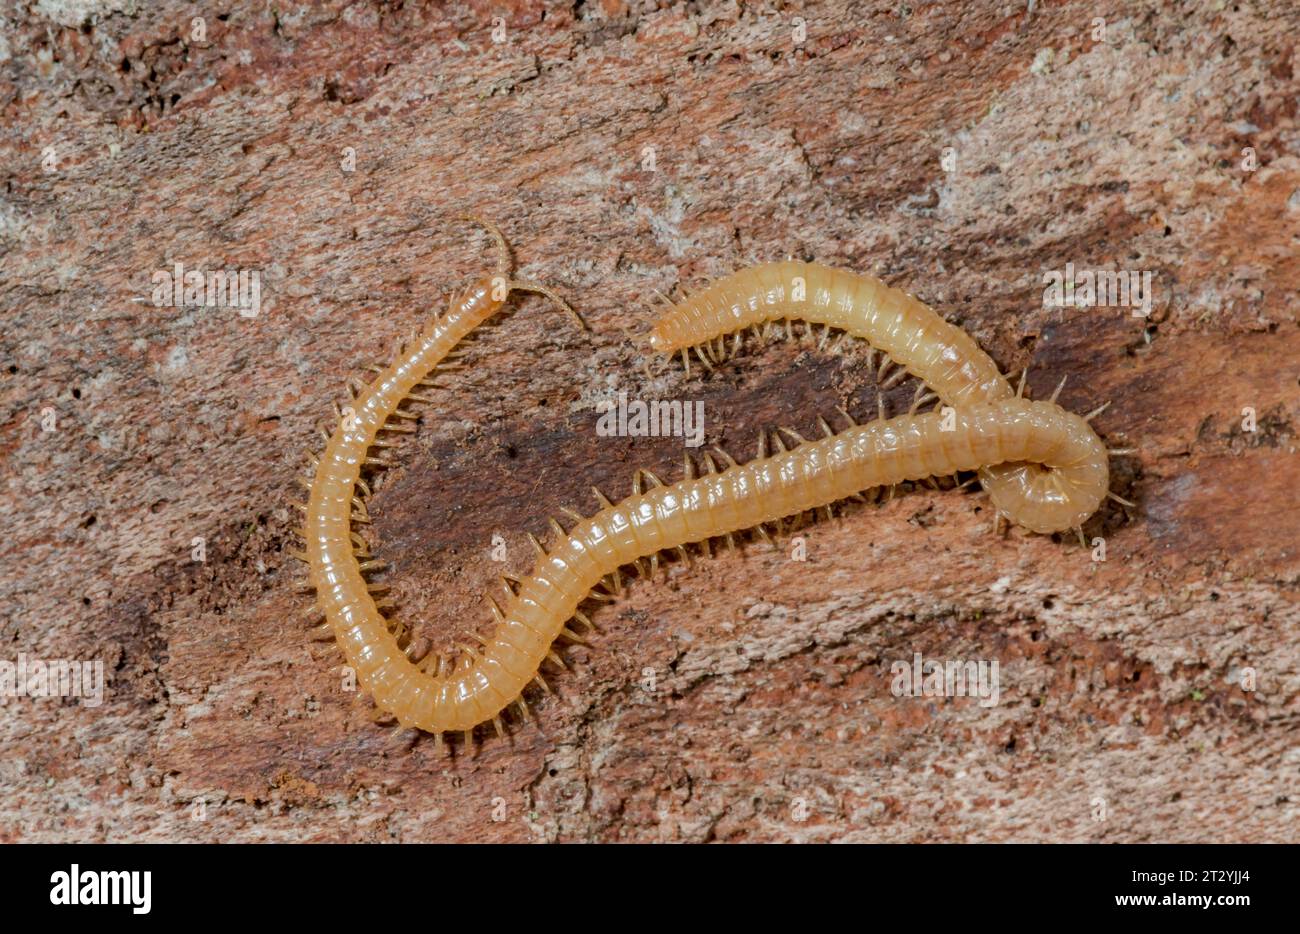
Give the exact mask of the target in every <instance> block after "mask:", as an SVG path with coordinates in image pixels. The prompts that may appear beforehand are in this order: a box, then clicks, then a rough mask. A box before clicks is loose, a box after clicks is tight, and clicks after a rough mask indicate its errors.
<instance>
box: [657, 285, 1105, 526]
mask: <svg viewBox="0 0 1300 934" xmlns="http://www.w3.org/2000/svg"><path fill="white" fill-rule="evenodd" d="M778 319H787V324H786V328H787V331H788V330H789V324H788V321H789V320H790V319H799V320H804V321H808V322H812V323H816V324H821V325H823V326H825V327H826V328H827V329H829V328H838V329H841V330H843V331H845V332H847V333H848V334H849V335H851V336H853V337H858V338H862V339H864V340H866V341H867V342H868V343H869V344H870V345H871V347H872V348H873V349H875V350H879V351H881V352H883V353H884V355H885V357H884V359H883V360H882V363H881V370H880V372H881V374H883V373H884V371H885V369H886V367H887V366H888V364H889V361H890V360H891V359H892V360H893V361H894V362H895V363H897V364H899V365H900V366H901V367H902V369H901V370H900V371H899V372H898V374H897V376H902V375H905V373H911V374H912V375H914V376H916V377H918V378H919V379H920V380H921V381H922V382H924V383H925V384H926V385H927V386H928V387H929V388H930V389H931V390H932V391H933V392H934V394H935V395H936V396H937V397H938V399H939V400H940V401H941V402H943V403H944V404H946V405H949V406H952V407H953V408H956V409H960V408H965V407H968V406H970V405H973V404H977V403H996V402H1002V401H1006V400H1009V399H1013V398H1016V397H1018V396H1020V395H1021V392H1022V391H1023V388H1024V383H1023V381H1022V382H1021V385H1020V388H1019V389H1017V390H1013V389H1012V388H1011V385H1010V384H1009V383H1008V382H1007V380H1006V379H1005V378H1004V377H1003V376H1002V374H1001V372H1000V371H999V370H998V367H997V364H995V363H994V362H993V360H992V358H991V357H989V356H988V354H986V353H984V351H983V350H981V349H980V347H979V345H978V344H976V343H975V341H974V340H973V339H972V338H971V337H970V335H968V334H966V332H965V331H963V330H961V329H960V328H958V327H956V326H955V325H952V324H950V323H948V322H947V321H945V320H944V319H943V318H941V317H940V316H939V315H938V314H936V313H935V312H934V311H933V310H931V309H930V308H929V307H928V306H926V305H925V304H924V303H922V302H921V301H919V300H917V299H916V298H915V297H913V296H911V295H908V294H907V293H905V292H902V291H900V290H898V289H894V288H891V287H889V286H887V285H885V283H883V282H881V281H880V280H879V279H877V278H875V277H874V276H869V275H859V274H857V273H853V272H849V271H847V270H843V269H834V268H831V267H828V266H823V265H821V264H819V263H803V262H795V261H786V262H776V263H765V264H762V265H758V266H753V267H750V268H748V269H744V270H741V271H740V272H737V273H733V274H732V275H730V276H727V277H725V278H723V279H720V280H718V281H717V282H715V283H713V284H712V285H710V286H709V287H708V288H707V289H705V290H704V291H702V292H699V293H697V294H695V295H693V296H691V297H690V298H689V299H687V300H686V301H683V302H680V303H678V304H676V305H672V306H671V307H670V308H669V309H668V310H667V311H666V312H665V313H664V314H663V315H662V317H660V318H659V320H658V321H657V322H656V323H655V325H654V328H653V330H652V331H651V334H650V343H651V346H652V347H653V348H654V349H655V350H658V351H661V352H665V353H669V354H671V353H675V352H678V351H680V352H681V354H682V358H683V360H684V361H686V365H687V367H688V368H689V366H690V362H689V357H688V355H687V352H688V350H689V349H690V348H694V349H695V352H696V354H697V355H698V357H699V360H700V362H701V363H703V364H704V365H705V366H708V365H710V363H709V361H710V359H711V357H712V355H711V354H709V353H706V349H707V348H709V347H710V346H711V344H712V342H714V341H717V340H719V339H721V338H724V337H726V336H727V335H730V334H733V333H734V334H736V335H737V337H738V336H739V332H740V331H742V330H743V329H745V328H747V327H756V326H758V325H764V326H765V327H766V326H768V325H769V323H770V322H772V321H774V320H778ZM1063 382H1064V381H1062V383H1063ZM1059 392H1060V387H1059V386H1058V387H1057V391H1056V392H1055V393H1053V394H1052V398H1051V403H1053V404H1054V403H1055V402H1056V396H1057V393H1059ZM1011 411H1012V410H1008V413H1009V414H1010V412H1011ZM1098 411H1100V410H1098ZM1092 414H1093V415H1095V414H1097V412H1094V413H1092ZM1091 417H1092V416H1091V415H1090V416H1087V418H1091ZM1085 421H1086V419H1085ZM1085 429H1086V431H1085V432H1084V434H1083V435H1082V436H1081V437H1080V438H1078V439H1075V440H1076V441H1079V442H1086V445H1085V446H1086V449H1087V455H1086V456H1081V458H1080V460H1079V462H1078V463H1077V464H1073V465H1065V466H1055V467H1053V468H1052V469H1044V467H1043V466H1041V465H1038V464H1026V463H1013V462H1014V461H1016V460H1017V458H1013V457H1004V456H996V455H998V454H999V452H998V451H996V450H994V451H992V452H991V453H992V454H993V455H995V456H993V457H991V458H990V459H989V460H988V461H987V462H985V464H983V465H981V466H980V481H981V483H982V484H983V485H984V488H985V489H986V490H987V491H988V493H989V496H990V498H991V499H992V500H993V503H994V506H995V507H996V508H997V510H998V513H999V515H1002V516H1005V517H1007V518H1009V519H1011V520H1012V521H1013V522H1016V523H1018V524H1020V525H1022V526H1024V527H1025V528H1028V529H1030V530H1031V531H1034V532H1044V533H1046V532H1058V531H1063V530H1065V529H1069V528H1075V529H1079V528H1080V527H1081V525H1082V523H1083V522H1084V520H1086V519H1087V518H1088V517H1089V516H1090V515H1092V513H1093V512H1094V511H1096V509H1097V506H1098V505H1099V504H1100V502H1101V500H1102V499H1103V498H1105V497H1106V496H1107V495H1110V496H1111V497H1112V498H1115V499H1117V500H1118V497H1115V496H1114V494H1108V490H1107V486H1108V484H1109V463H1108V459H1107V451H1106V449H1105V447H1104V446H1103V445H1102V443H1101V439H1100V438H1098V437H1097V435H1096V433H1095V432H1093V431H1092V430H1091V429H1090V428H1087V427H1086V425H1085ZM1119 501H1120V502H1125V501H1123V500H1119ZM1129 505H1131V504H1129ZM1079 534H1080V538H1082V532H1080V533H1079Z"/></svg>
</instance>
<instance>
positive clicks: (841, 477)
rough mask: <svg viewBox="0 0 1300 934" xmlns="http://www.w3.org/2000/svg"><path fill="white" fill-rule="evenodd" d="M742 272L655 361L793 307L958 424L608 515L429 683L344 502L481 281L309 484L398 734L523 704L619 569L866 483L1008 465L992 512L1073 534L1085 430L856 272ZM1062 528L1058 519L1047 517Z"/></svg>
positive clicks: (821, 449)
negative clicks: (883, 364)
mask: <svg viewBox="0 0 1300 934" xmlns="http://www.w3.org/2000/svg"><path fill="white" fill-rule="evenodd" d="M502 249H503V251H504V246H502ZM741 275H742V276H745V277H747V278H743V279H742V278H741V277H732V279H731V280H724V282H722V283H719V284H718V285H717V286H714V287H713V288H712V289H710V290H709V291H708V292H706V293H703V295H702V296H697V297H696V298H695V299H694V300H693V303H692V304H691V305H690V306H679V308H678V309H674V312H673V313H672V314H670V315H668V316H666V317H665V319H664V320H663V321H661V322H660V325H659V327H658V328H657V329H656V340H657V342H658V345H659V346H660V348H661V349H668V350H671V349H674V348H675V347H677V346H686V345H688V344H694V343H698V341H699V340H702V339H704V338H705V337H707V336H708V335H709V331H710V329H712V330H713V332H715V333H724V332H726V331H730V330H734V329H736V328H738V327H741V326H744V325H746V324H751V323H755V322H761V321H763V320H766V319H768V318H773V317H784V316H786V315H787V314H790V313H791V312H793V311H801V312H803V313H802V314H800V315H799V316H800V317H807V318H809V319H810V320H815V321H824V322H826V323H829V324H832V325H834V326H836V327H842V328H845V329H846V330H849V331H850V332H851V333H855V334H860V336H864V337H867V339H868V340H870V341H871V343H872V344H873V345H875V346H876V347H879V348H881V349H883V350H886V351H887V352H889V353H890V354H891V356H893V357H894V358H895V359H897V360H898V361H900V362H901V363H903V364H904V365H907V366H908V368H909V369H910V370H911V371H912V372H913V373H915V374H916V375H918V376H920V377H921V378H922V379H924V380H925V381H926V382H928V383H929V384H930V385H931V386H933V387H934V388H935V390H936V392H938V393H939V394H940V395H941V396H943V398H944V399H946V400H949V401H951V402H952V404H953V405H954V406H956V407H957V409H956V411H955V412H953V413H949V414H948V415H947V417H945V415H944V414H943V413H939V412H932V413H927V414H921V415H914V416H904V417H900V418H893V419H887V420H881V421H876V422H872V423H870V424H867V425H862V426H854V427H852V428H849V429H847V430H845V431H843V432H841V433H839V434H837V435H834V436H832V437H828V438H826V439H824V440H821V441H817V442H809V443H804V444H801V445H799V446H798V447H796V448H794V449H793V450H789V451H784V452H781V453H777V454H774V455H772V456H769V457H762V458H758V459H755V460H754V461H751V462H749V463H747V464H743V465H737V466H732V467H730V468H729V469H727V470H723V471H721V472H719V473H709V474H706V475H704V476H701V477H698V478H694V479H683V480H681V481H680V482H678V483H674V484H672V485H668V486H656V487H655V488H654V489H651V490H648V491H645V492H642V493H638V494H635V495H633V496H631V497H629V498H627V499H625V500H623V501H622V502H619V503H617V504H614V505H611V506H608V507H607V508H604V509H602V510H601V511H600V512H598V513H596V514H595V515H593V516H590V517H589V518H586V519H583V520H581V521H580V522H578V523H577V525H575V526H574V527H573V528H572V529H570V530H569V532H568V533H567V534H566V535H563V536H560V537H559V540H558V541H556V542H555V543H554V544H553V545H552V546H551V547H550V549H549V551H548V552H547V554H545V555H543V556H542V557H540V558H539V559H538V562H537V564H536V566H535V567H534V569H533V573H532V574H531V575H530V576H528V577H526V578H524V579H523V580H522V581H520V582H519V583H518V586H517V587H516V588H514V595H513V596H512V597H511V598H510V599H509V600H508V601H507V604H506V606H505V608H504V611H503V613H502V615H501V618H500V619H499V620H498V624H497V626H496V628H495V630H494V632H493V633H492V636H491V638H489V639H488V640H487V642H486V644H485V645H484V646H483V647H482V648H481V649H479V650H477V651H475V652H473V653H468V654H466V656H465V657H463V658H462V659H461V661H460V663H459V664H457V665H456V666H455V667H454V668H452V667H451V666H446V667H445V668H444V667H443V666H442V665H441V664H440V665H439V666H438V667H437V668H436V669H435V670H432V671H427V670H425V668H423V667H421V666H419V665H417V664H415V663H413V662H412V661H411V660H410V659H408V657H407V655H406V654H405V653H404V652H403V651H402V649H401V647H400V645H399V643H398V640H397V637H396V636H395V635H394V634H393V633H392V632H391V631H390V629H389V625H388V623H387V622H386V620H385V619H384V617H383V616H382V615H381V613H380V611H379V608H378V607H377V605H376V603H375V601H374V599H373V597H372V596H371V593H370V591H369V590H368V588H367V583H366V580H365V577H364V573H363V569H362V566H361V564H360V562H359V561H358V557H357V554H356V553H355V550H354V544H353V530H352V524H351V523H352V515H353V513H352V510H353V502H354V497H356V495H357V489H358V485H359V482H360V480H361V473H362V470H363V468H364V467H365V465H366V464H367V456H368V451H369V450H370V448H371V447H372V445H374V443H375V442H376V439H377V437H378V436H379V433H380V432H381V431H384V430H385V426H386V424H388V422H389V419H390V418H391V417H392V416H393V414H394V413H395V412H397V410H398V408H399V406H400V405H401V403H402V402H403V400H404V399H406V398H407V397H408V396H409V395H410V394H411V392H412V390H413V389H415V388H416V387H417V385H418V384H419V383H420V382H421V381H422V380H423V379H425V377H427V376H428V374H429V373H430V372H431V371H433V370H434V368H435V367H436V366H437V365H438V364H439V363H440V362H441V361H442V360H444V359H445V357H446V355H447V354H448V353H449V352H451V350H452V349H453V348H454V347H455V346H456V344H457V343H458V342H459V341H461V340H462V339H463V338H465V337H466V336H467V335H468V334H469V333H470V332H471V331H472V330H473V329H474V328H475V327H477V326H478V325H479V324H481V323H483V322H484V321H485V320H487V319H488V318H489V317H490V316H491V315H492V314H493V313H495V312H496V311H497V309H498V308H500V306H501V304H502V300H500V299H499V298H497V297H494V294H493V282H492V281H490V280H483V281H481V282H479V283H477V284H476V285H475V286H474V287H473V288H472V289H471V290H470V291H469V293H468V294H467V295H466V296H465V297H464V298H462V299H461V300H460V301H459V302H457V303H456V304H454V305H453V307H452V308H451V309H450V310H449V311H448V313H447V314H446V315H444V316H443V317H441V318H439V319H438V320H437V321H435V322H433V323H432V324H430V325H429V326H428V327H427V328H426V329H425V331H424V332H423V333H422V334H420V335H419V337H418V338H417V339H416V340H415V341H414V342H413V343H411V344H410V345H409V346H408V347H407V348H406V350H405V351H404V352H403V353H402V354H401V355H400V356H399V358H398V359H397V360H395V361H394V362H393V363H392V364H390V365H389V366H388V367H387V368H386V369H384V370H383V371H382V372H381V373H380V374H379V375H378V376H377V377H376V379H375V380H374V381H373V383H372V384H371V385H370V386H369V387H368V388H366V389H364V390H363V391H362V392H361V393H360V394H359V395H358V396H357V398H356V400H355V401H354V403H353V404H352V406H351V411H350V412H345V417H344V418H343V419H342V420H341V421H340V423H339V426H338V427H337V428H336V429H335V431H334V432H333V434H332V436H331V437H330V439H329V441H328V443H327V445H326V447H325V450H324V452H323V453H322V454H321V455H320V458H319V463H318V465H317V467H316V470H315V474H314V478H313V481H312V483H311V494H310V499H309V502H308V504H307V521H306V524H305V528H304V535H305V538H306V554H305V557H306V559H307V561H308V563H309V565H310V576H311V583H312V584H313V585H314V587H315V589H316V593H317V605H318V607H319V608H320V609H321V610H322V611H323V613H324V615H325V619H326V623H327V624H328V626H329V627H330V628H331V629H332V631H333V633H334V636H335V638H336V639H337V641H338V643H339V645H340V646H341V647H342V648H343V651H344V654H345V655H346V657H347V662H348V664H349V665H350V666H351V667H352V668H353V669H354V670H355V672H356V675H357V679H358V682H359V685H360V686H361V687H362V688H363V689H364V690H366V691H369V692H370V693H371V695H373V697H374V700H375V703H376V705H377V706H378V707H379V708H380V709H381V710H384V711H387V712H389V713H391V714H392V715H393V716H395V717H396V718H397V720H398V722H399V723H400V724H401V725H402V726H405V727H418V728H419V729H422V730H425V731H428V732H430V733H435V734H442V733H443V732H449V731H469V730H472V729H473V728H474V727H475V726H476V725H478V724H480V723H483V722H485V721H489V720H494V719H496V718H497V717H498V716H499V714H500V713H501V712H502V711H503V710H504V709H505V708H506V707H507V706H508V705H510V704H511V703H514V702H516V701H519V700H520V697H521V693H522V692H523V690H524V688H525V687H526V686H527V685H528V684H529V682H531V681H533V680H535V679H536V680H540V675H539V668H540V666H541V664H542V663H543V661H544V660H545V659H546V658H547V656H548V653H550V652H551V651H552V643H553V642H554V641H555V640H556V638H557V637H559V636H560V634H561V633H562V632H564V631H565V630H566V624H567V623H568V621H569V620H570V619H571V618H573V617H574V614H575V612H576V611H577V610H578V607H579V604H580V603H581V602H582V601H583V600H584V599H586V598H587V596H588V595H589V593H590V591H591V589H592V588H593V587H595V586H596V585H597V584H598V583H600V582H601V580H602V579H603V578H605V577H606V576H607V575H609V574H611V573H612V572H615V571H616V570H617V569H618V568H620V567H623V566H625V565H628V564H632V563H634V562H636V561H637V560H638V559H640V558H642V557H645V556H649V555H654V554H657V553H658V552H660V551H663V550H666V549H674V548H676V547H677V546H684V545H688V544H690V543H693V542H701V541H705V540H707V539H710V538H714V537H717V536H722V535H726V534H728V533H733V532H737V531H740V530H743V529H748V528H751V527H753V526H757V525H759V524H760V523H764V522H771V521H773V520H776V519H779V518H782V517H784V516H789V515H793V514H797V513H801V512H803V511H806V510H808V509H812V508H815V507H819V506H823V505H826V504H829V503H833V502H835V501H837V500H840V499H843V498H845V497H847V496H850V495H852V494H855V493H858V492H860V491H863V490H867V489H870V488H873V487H878V486H886V485H891V484H896V483H899V482H902V481H904V480H915V479H920V478H923V477H929V476H934V475H945V474H951V473H953V472H954V471H958V470H976V469H981V468H989V467H990V466H991V465H997V464H1006V463H1008V462H1011V463H1014V464H1015V465H1017V466H1014V467H1009V468H1008V469H1006V470H1004V471H1002V472H1000V473H995V474H992V475H991V479H992V481H993V482H994V483H995V484H1001V485H1002V492H1001V493H1000V494H999V495H1002V496H1004V497H1006V502H1002V501H998V505H999V507H1000V508H1002V509H1003V510H1004V511H1006V512H1008V513H1009V514H1010V515H1012V517H1013V518H1015V519H1016V521H1018V522H1021V523H1022V524H1025V525H1028V526H1029V527H1030V528H1033V529H1035V530H1037V531H1045V530H1049V529H1048V526H1050V527H1051V529H1056V528H1068V527H1070V526H1071V525H1074V524H1077V522H1079V521H1082V519H1083V518H1085V517H1086V516H1087V515H1088V514H1090V513H1091V512H1092V511H1093V510H1095V509H1096V507H1097V505H1098V504H1099V503H1100V501H1101V498H1102V497H1103V496H1104V495H1105V492H1106V483H1107V464H1106V458H1105V452H1104V450H1102V449H1101V448H1100V444H1099V442H1098V440H1097V438H1096V435H1095V434H1094V433H1093V432H1092V430H1091V429H1090V428H1089V427H1088V425H1087V423H1086V422H1085V421H1084V420H1083V419H1081V418H1079V417H1078V416H1076V415H1073V414H1071V413H1069V412H1066V411H1065V410H1063V409H1062V408H1060V407H1059V406H1057V405H1055V404H1053V403H1049V402H1029V401H1026V400H1023V399H1018V398H1015V397H1014V394H1013V393H1012V392H1011V391H1010V387H1009V386H1006V383H1005V380H1003V379H1002V377H1001V376H1000V375H999V374H998V371H997V368H996V367H995V366H994V365H993V363H992V361H991V360H989V359H988V357H987V356H986V355H984V354H983V353H982V352H981V351H980V350H979V348H978V347H977V346H976V345H975V343H974V342H973V341H972V340H970V338H969V337H967V336H966V335H965V334H964V333H963V332H961V331H960V330H959V329H957V328H954V327H952V326H951V325H948V324H946V323H945V322H943V321H942V320H940V319H939V318H938V317H937V316H936V315H934V314H933V313H932V312H930V311H929V310H928V309H926V308H925V306H923V305H921V304H920V303H919V302H916V300H915V299H910V298H908V297H906V296H902V295H901V293H898V292H897V291H895V290H891V289H887V288H885V287H884V286H883V285H881V284H880V283H878V282H876V281H875V280H870V279H868V277H860V276H852V275H851V274H848V273H839V272H836V271H834V270H825V269H824V268H823V267H814V266H810V265H807V264H800V263H789V264H773V265H771V266H768V267H759V268H758V269H756V270H750V271H749V272H748V273H745V274H741ZM798 276H802V277H804V281H805V284H806V287H807V288H808V290H809V291H808V293H807V294H808V297H809V298H808V301H806V302H804V303H802V304H800V305H797V306H796V305H793V304H792V303H791V302H790V301H789V299H788V298H787V297H782V296H786V295H788V292H787V291H785V290H788V289H789V288H790V284H791V283H792V281H793V280H794V279H795V278H796V277H798ZM746 283H748V285H749V287H750V288H749V290H748V291H746V290H745V288H744V286H745V285H746ZM521 287H522V286H521ZM496 291H497V294H498V295H499V294H500V293H501V292H502V290H501V289H499V288H498V289H497V290H496ZM1051 475H1056V476H1057V477H1058V479H1057V480H1056V481H1053V482H1052V486H1053V488H1055V487H1056V486H1058V485H1059V486H1060V487H1062V488H1063V490H1064V491H1066V492H1063V493H1062V494H1061V496H1060V501H1059V502H1055V501H1053V500H1052V497H1051V496H1050V495H1047V494H1046V493H1045V491H1044V489H1043V484H1042V482H1041V477H1044V476H1051ZM1017 497H1019V498H1020V499H1019V500H1017V499H1016V498H1017ZM995 499H996V498H995ZM1018 502H1024V503H1027V504H1028V506H1029V507H1030V508H1031V509H1032V510H1033V512H1032V514H1031V515H1029V516H1025V515H1021V514H1017V513H1016V512H1015V511H1013V509H1012V508H1011V506H1015V505H1016V504H1017V503H1018ZM1017 508H1018V507H1017ZM1045 516H1047V517H1056V518H1044V517H1045ZM1066 516H1068V521H1060V518H1061V517H1066ZM1027 519H1028V521H1026V520H1027ZM1054 523H1055V524H1054ZM543 683H544V682H543Z"/></svg>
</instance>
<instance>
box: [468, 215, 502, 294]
mask: <svg viewBox="0 0 1300 934" xmlns="http://www.w3.org/2000/svg"><path fill="white" fill-rule="evenodd" d="M457 219H458V220H462V221H468V222H469V223H471V224H477V225H478V226H480V227H482V228H483V229H484V230H486V231H487V232H488V235H489V236H490V237H491V238H492V239H493V240H494V241H495V242H496V254H497V275H499V276H503V277H505V278H507V279H508V278H509V277H510V273H511V272H513V271H514V266H515V264H514V258H513V257H512V256H511V254H510V244H508V243H507V242H506V238H505V235H504V234H502V233H501V228H499V227H498V226H497V225H496V224H494V223H492V222H491V221H487V220H484V219H483V218H481V217H479V216H478V215H477V214H458V215H457Z"/></svg>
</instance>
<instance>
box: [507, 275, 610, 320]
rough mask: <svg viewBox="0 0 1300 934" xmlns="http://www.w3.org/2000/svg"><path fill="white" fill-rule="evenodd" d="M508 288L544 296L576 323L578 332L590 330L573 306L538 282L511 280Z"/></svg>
mask: <svg viewBox="0 0 1300 934" xmlns="http://www.w3.org/2000/svg"><path fill="white" fill-rule="evenodd" d="M509 287H510V290H511V291H520V292H536V293H537V294H538V295H544V296H545V297H547V298H549V299H550V300H551V301H552V302H554V303H555V304H557V305H559V306H560V309H561V310H562V311H564V312H565V313H566V314H568V315H569V317H571V318H573V320H574V322H576V323H577V325H578V329H579V330H582V331H590V330H591V328H589V327H587V322H586V321H583V320H582V316H581V315H580V314H578V313H577V312H576V311H574V310H573V306H571V305H570V304H569V303H568V302H566V301H565V300H564V299H562V298H561V297H560V296H559V293H557V292H555V291H554V290H553V289H550V288H548V287H547V286H544V285H542V284H541V283H539V282H525V281H522V280H520V279H512V280H511V281H510V286H509Z"/></svg>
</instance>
